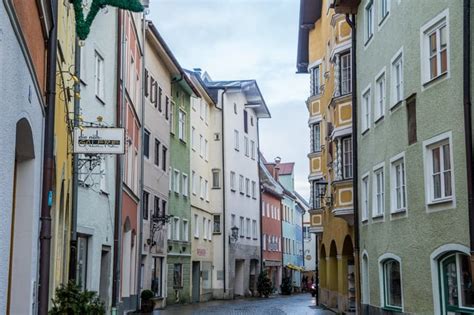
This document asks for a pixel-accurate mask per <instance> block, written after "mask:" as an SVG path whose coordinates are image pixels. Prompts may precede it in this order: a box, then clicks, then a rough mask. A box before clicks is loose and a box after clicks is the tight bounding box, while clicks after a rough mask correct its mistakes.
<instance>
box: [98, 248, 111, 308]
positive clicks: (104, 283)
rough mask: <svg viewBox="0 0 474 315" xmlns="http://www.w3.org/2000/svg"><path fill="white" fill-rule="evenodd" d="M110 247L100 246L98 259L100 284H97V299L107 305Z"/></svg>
mask: <svg viewBox="0 0 474 315" xmlns="http://www.w3.org/2000/svg"><path fill="white" fill-rule="evenodd" d="M110 252H111V250H110V246H102V253H101V257H100V283H99V297H100V299H101V300H102V301H103V302H104V303H105V305H109V287H110V263H111V255H110Z"/></svg>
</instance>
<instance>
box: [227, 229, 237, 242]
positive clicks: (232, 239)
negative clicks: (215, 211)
mask: <svg viewBox="0 0 474 315" xmlns="http://www.w3.org/2000/svg"><path fill="white" fill-rule="evenodd" d="M230 230H231V231H232V233H231V235H229V243H237V240H238V239H239V228H238V227H236V226H235V225H234V226H233V227H231V228H230Z"/></svg>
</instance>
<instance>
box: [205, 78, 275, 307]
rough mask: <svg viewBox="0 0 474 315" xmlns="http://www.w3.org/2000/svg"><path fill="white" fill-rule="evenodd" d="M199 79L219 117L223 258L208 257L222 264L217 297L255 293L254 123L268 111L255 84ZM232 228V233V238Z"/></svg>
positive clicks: (257, 202) (257, 261)
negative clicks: (218, 295)
mask: <svg viewBox="0 0 474 315" xmlns="http://www.w3.org/2000/svg"><path fill="white" fill-rule="evenodd" d="M204 80H205V82H206V85H207V87H208V88H209V89H210V90H211V91H212V92H211V93H212V94H213V95H215V97H216V98H217V100H218V106H219V107H220V108H222V115H223V121H222V129H223V132H222V141H223V152H224V155H223V157H224V163H223V167H222V169H223V172H222V174H223V186H222V189H223V197H224V207H223V217H222V220H223V222H222V225H221V227H222V235H221V236H220V241H221V242H223V243H220V244H221V245H222V250H219V251H218V252H222V253H223V254H224V256H223V257H219V256H218V255H215V256H214V260H215V261H216V262H217V261H219V265H220V261H222V265H220V266H222V269H219V267H218V269H217V271H216V272H217V280H218V281H222V282H221V284H222V288H223V290H222V295H223V297H230V298H232V297H235V296H248V295H251V294H252V293H256V280H257V276H258V273H259V270H260V264H261V250H260V192H259V187H260V184H259V173H258V123H259V119H260V118H270V113H269V111H268V108H267V106H266V104H265V101H264V99H263V96H262V94H261V93H260V90H259V88H258V85H257V83H256V81H254V80H242V81H211V80H210V78H209V77H207V78H205V79H204ZM233 227H237V228H238V235H235V234H234V235H232V228H233ZM234 230H235V229H234ZM234 236H236V237H234ZM218 252H217V251H216V254H217V253H218ZM216 265H217V264H216ZM220 279H222V280H220ZM216 293H217V294H219V293H218V291H216Z"/></svg>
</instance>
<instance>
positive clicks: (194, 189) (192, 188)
mask: <svg viewBox="0 0 474 315" xmlns="http://www.w3.org/2000/svg"><path fill="white" fill-rule="evenodd" d="M191 190H192V192H193V195H196V172H195V171H192V172H191Z"/></svg>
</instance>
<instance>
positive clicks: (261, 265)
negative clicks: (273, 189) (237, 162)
mask: <svg viewBox="0 0 474 315" xmlns="http://www.w3.org/2000/svg"><path fill="white" fill-rule="evenodd" d="M259 125H260V124H259V118H257V148H258V150H257V158H258V160H257V172H258V173H257V174H258V187H261V188H260V189H259V197H260V199H259V206H258V208H259V212H260V234H259V235H260V272H262V271H263V238H262V232H263V220H262V214H263V209H262V192H263V185H262V184H261V181H260V128H259Z"/></svg>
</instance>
